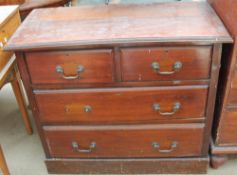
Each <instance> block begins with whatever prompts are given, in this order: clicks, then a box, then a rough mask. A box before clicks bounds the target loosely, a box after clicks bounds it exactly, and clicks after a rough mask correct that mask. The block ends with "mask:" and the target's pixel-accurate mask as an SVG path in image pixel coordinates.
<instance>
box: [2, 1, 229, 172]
mask: <svg viewBox="0 0 237 175" xmlns="http://www.w3.org/2000/svg"><path fill="white" fill-rule="evenodd" d="M35 19H37V20H35ZM36 26H37V27H36ZM42 26H44V27H42ZM75 29H76V30H77V32H75ZM174 29H176V30H174ZM207 29H208V30H207ZM46 31H47V32H46ZM231 41H232V38H231V37H230V36H229V34H228V32H227V30H226V29H225V27H224V26H223V24H222V22H221V20H220V19H219V18H218V16H217V15H216V14H215V12H214V10H213V9H212V8H211V7H210V6H209V5H208V4H207V3H205V2H202V3H200V2H199V3H197V2H190V3H162V4H155V5H112V6H90V7H79V8H73V9H65V8H64V9H63V8H57V9H47V10H36V11H34V12H33V13H31V15H30V16H29V18H27V19H26V20H25V22H24V24H23V25H22V26H21V27H20V28H19V30H18V31H17V32H16V33H15V35H14V36H13V37H12V39H11V41H10V42H9V43H8V45H7V47H6V49H8V50H9V49H13V50H17V51H19V52H18V53H17V62H18V64H19V68H20V71H21V74H22V77H23V81H24V84H25V86H26V90H27V93H28V95H29V98H30V103H31V108H32V110H33V114H34V117H35V120H36V123H37V127H38V130H39V134H40V138H41V140H42V143H43V146H44V150H45V153H46V157H47V161H46V163H47V168H48V170H49V171H50V172H51V173H95V172H97V173H103V172H108V173H111V172H114V173H116V172H117V173H124V172H128V173H129V172H131V173H132V172H134V173H138V171H139V169H140V168H141V167H143V168H144V169H143V170H142V171H141V172H144V173H157V172H162V173H172V172H173V173H174V172H175V173H188V172H189V173H203V172H206V170H207V163H208V161H207V159H206V158H207V156H208V148H209V140H210V132H211V126H212V120H213V111H214V105H215V95H216V88H217V82H218V74H219V68H220V58H221V52H222V43H223V42H227V43H229V42H231ZM147 49H148V51H149V49H153V50H152V52H153V53H152V56H159V55H160V52H162V54H165V53H166V54H167V52H166V51H165V50H167V49H168V55H169V57H167V59H164V58H162V60H159V61H160V66H161V70H162V71H172V70H171V68H172V64H173V62H174V61H176V59H178V58H177V57H181V56H182V60H181V61H182V66H184V67H183V69H182V70H180V72H177V77H176V76H174V75H173V77H172V78H165V77H166V76H167V75H159V76H160V77H161V78H159V79H155V78H154V77H152V76H153V75H152V74H151V75H146V78H145V79H142V81H140V80H139V79H137V78H134V77H136V76H132V78H129V79H127V80H126V79H125V76H124V75H125V74H124V73H125V72H129V74H133V75H136V74H138V72H140V74H144V75H145V74H146V73H147V72H148V71H149V70H150V66H151V65H150V64H151V62H150V60H149V59H150V58H146V52H147ZM128 50H133V55H136V56H140V55H141V56H143V57H142V58H141V61H140V63H139V62H137V60H135V58H133V57H132V56H131V55H128V54H127V53H126V56H124V53H125V52H124V51H128ZM139 50H145V52H144V53H143V54H137V53H136V52H137V51H139ZM154 50H155V51H154ZM157 50H158V51H159V54H157V53H158V51H157ZM156 52H157V53H156ZM85 55H86V56H85ZM186 56H188V58H186ZM174 57H175V58H174ZM157 59H158V58H157ZM180 59H181V58H180ZM147 60H149V61H147ZM147 62H149V68H148V67H145V65H148V64H147ZM80 63H83V65H84V68H85V69H84V71H82V72H80V74H79V75H80V76H82V77H83V74H84V75H85V77H84V79H80V78H79V76H78V74H77V73H76V70H77V69H76V68H75V67H78V64H80ZM128 63H129V67H126V65H127V64H128ZM138 65H139V66H141V67H140V68H139V69H138V68H137V66H138ZM143 65H144V67H143ZM164 65H165V70H163V68H164ZM58 66H60V67H61V68H60V69H56V68H57V67H58ZM125 68H126V69H125ZM58 70H59V71H58ZM62 70H63V71H62ZM87 70H89V72H86V71H87ZM94 70H96V71H94ZM125 70H126V71H125ZM181 71H184V72H183V73H182V72H181ZM62 72H63V74H62ZM86 73H88V74H86ZM175 73H176V72H175ZM178 73H180V75H178ZM77 76H78V77H77ZM65 77H66V79H68V77H70V79H71V78H72V77H74V78H75V77H76V78H77V79H76V80H64V79H65ZM127 77H128V76H127ZM83 81H84V82H83ZM154 101H159V103H160V109H159V110H162V111H161V112H169V113H168V114H169V115H173V116H174V117H175V119H165V120H162V119H160V118H161V117H163V116H160V114H157V112H159V110H157V107H156V108H155V109H156V113H154V111H152V110H153V109H152V104H153V103H154ZM177 101H180V102H181V107H179V109H178V110H177V108H174V106H173V105H174V103H176V102H177ZM88 106H90V107H91V108H88ZM82 107H83V112H82V111H81V109H82ZM84 107H87V108H86V110H85V108H84ZM172 110H174V112H172ZM85 112H86V114H85ZM173 113H174V114H173ZM87 114H88V115H90V116H88V115H87ZM166 114H167V113H166ZM65 116H67V117H68V118H66V117H65ZM89 117H91V118H89ZM156 117H157V118H156ZM75 139H76V143H75V142H74V141H75ZM95 139H96V142H97V144H96V146H95V144H90V143H91V142H93V141H94V140H95ZM153 140H154V141H157V140H158V141H159V140H161V141H160V142H162V143H155V144H153V145H152V143H150V142H153ZM175 140H178V142H179V144H177V143H175V142H174V141H175ZM158 141H157V142H158ZM72 142H74V144H73V147H72ZM148 142H149V144H148ZM171 143H173V144H171ZM134 145H135V146H134ZM137 145H138V146H137ZM88 146H90V147H88ZM152 146H153V147H152ZM158 147H159V148H160V152H159V150H158ZM94 148H95V149H97V152H91V151H92V150H93V151H95V149H94ZM105 148H107V149H105ZM114 148H115V149H114ZM150 148H156V149H157V150H158V152H159V153H157V152H154V150H150ZM79 149H80V150H79ZM81 149H89V150H83V152H89V153H90V152H91V156H88V155H87V156H86V155H84V154H82V153H78V154H79V155H78V154H75V150H76V152H78V151H82V150H81ZM90 149H91V151H90ZM73 150H74V151H73ZM162 150H163V152H162ZM175 151H177V152H175ZM163 153H167V155H166V156H164V155H162V154H163ZM55 157H57V158H58V159H55ZM71 157H73V158H74V159H73V160H74V161H73V162H72V159H70V158H71ZM80 157H84V159H82V158H80ZM90 157H91V158H90ZM92 157H93V159H92ZM107 157H109V158H107ZM134 157H136V158H134ZM161 157H169V158H168V159H163V158H161ZM177 157H182V158H179V159H178V158H177ZM85 158H86V159H85ZM94 158H96V159H94ZM118 158H119V159H118ZM97 160H101V161H100V162H99V164H98V161H97ZM113 162H114V164H113ZM62 164H63V166H61V165H62ZM77 166H79V167H77ZM121 166H122V169H121ZM118 167H119V170H120V171H117V169H116V168H118ZM113 168H115V169H113ZM95 169H96V171H95ZM112 169H113V171H112Z"/></svg>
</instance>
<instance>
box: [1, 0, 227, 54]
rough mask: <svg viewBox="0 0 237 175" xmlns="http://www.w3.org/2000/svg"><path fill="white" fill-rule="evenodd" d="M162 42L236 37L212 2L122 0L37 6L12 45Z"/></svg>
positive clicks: (45, 46)
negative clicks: (123, 0) (120, 0)
mask: <svg viewBox="0 0 237 175" xmlns="http://www.w3.org/2000/svg"><path fill="white" fill-rule="evenodd" d="M207 29H208V30H207ZM162 41H166V42H169V41H170V42H182V41H190V42H191V41H192V42H195V41H196V42H198V41H201V42H203V41H210V42H231V41H232V39H231V38H230V36H229V34H228V32H227V30H226V29H225V28H224V26H223V24H222V22H221V20H220V19H219V18H218V16H217V15H216V14H215V12H214V10H213V9H212V8H211V7H210V6H209V4H208V3H207V2H203V3H200V2H177V3H160V4H159V3H157V4H143V5H141V4H140V5H135V4H133V5H121V4H120V5H109V6H106V5H99V6H82V7H72V8H51V9H39V10H35V11H33V13H31V14H30V15H29V16H28V18H27V19H26V20H25V21H24V23H23V24H22V26H21V27H20V28H19V30H18V31H17V32H16V33H15V35H14V36H13V37H12V39H11V40H10V41H9V43H8V46H7V47H6V49H8V50H9V49H10V50H24V49H34V48H37V49H39V48H55V47H60V46H61V47H64V46H65V47H66V46H81V45H92V44H100V45H101V44H113V43H128V42H129V43H131V42H136V43H138V42H162Z"/></svg>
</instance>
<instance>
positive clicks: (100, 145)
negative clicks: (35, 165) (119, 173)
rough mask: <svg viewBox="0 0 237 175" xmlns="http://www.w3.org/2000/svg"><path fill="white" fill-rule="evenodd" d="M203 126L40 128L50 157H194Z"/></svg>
mask: <svg viewBox="0 0 237 175" xmlns="http://www.w3.org/2000/svg"><path fill="white" fill-rule="evenodd" d="M203 128H204V124H189V125H140V126H139V125H136V126H108V127H105V126H97V127H93V126H84V127H83V126H81V127H79V126H78V127H44V135H45V137H46V142H47V144H48V149H49V152H50V155H51V157H53V158H80V157H81V158H97V157H100V158H111V157H117V158H118V157H123V158H126V157H130V158H132V157H183V156H198V155H200V153H201V149H202V139H203V131H204V129H203Z"/></svg>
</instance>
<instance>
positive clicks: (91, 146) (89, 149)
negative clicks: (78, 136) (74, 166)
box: [72, 141, 96, 153]
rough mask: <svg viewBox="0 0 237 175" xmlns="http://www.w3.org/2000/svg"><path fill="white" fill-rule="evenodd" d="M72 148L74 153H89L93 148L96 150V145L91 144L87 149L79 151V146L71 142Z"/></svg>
mask: <svg viewBox="0 0 237 175" xmlns="http://www.w3.org/2000/svg"><path fill="white" fill-rule="evenodd" d="M72 148H73V150H74V151H76V152H79V153H91V152H92V150H93V149H94V148H96V143H95V142H91V144H90V145H89V148H88V149H81V148H80V145H79V144H78V143H77V142H75V141H74V142H72Z"/></svg>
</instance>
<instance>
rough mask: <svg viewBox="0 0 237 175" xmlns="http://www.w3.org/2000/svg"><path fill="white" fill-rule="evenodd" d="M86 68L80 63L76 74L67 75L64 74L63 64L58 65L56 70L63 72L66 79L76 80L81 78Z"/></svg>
mask: <svg viewBox="0 0 237 175" xmlns="http://www.w3.org/2000/svg"><path fill="white" fill-rule="evenodd" d="M84 70H85V68H84V66H83V65H79V66H78V68H77V70H76V72H77V75H75V76H66V75H64V70H63V68H62V67H61V66H56V72H57V73H59V74H61V75H62V77H63V78H64V79H65V80H75V79H78V78H80V73H82V72H84Z"/></svg>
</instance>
